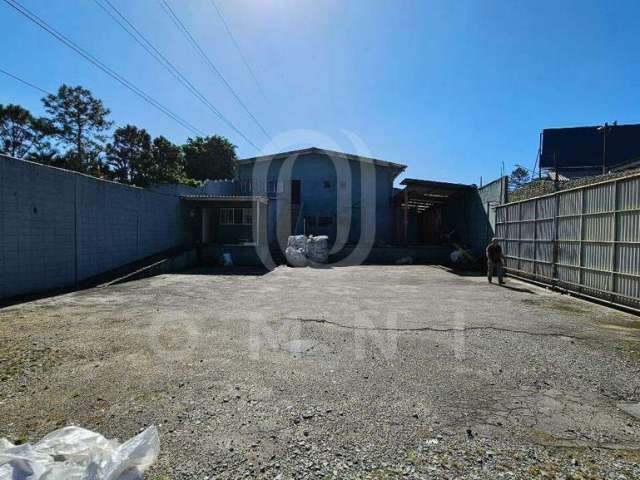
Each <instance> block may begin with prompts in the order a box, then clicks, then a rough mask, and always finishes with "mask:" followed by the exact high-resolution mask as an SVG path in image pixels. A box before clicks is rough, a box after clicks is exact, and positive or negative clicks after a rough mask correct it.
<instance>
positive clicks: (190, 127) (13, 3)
mask: <svg viewBox="0 0 640 480" xmlns="http://www.w3.org/2000/svg"><path fill="white" fill-rule="evenodd" d="M3 1H4V2H5V3H6V4H8V5H9V6H10V7H12V8H13V9H15V10H16V11H18V12H19V13H20V14H22V15H23V16H25V17H26V18H28V19H29V20H31V21H32V22H33V23H35V24H36V25H38V26H39V27H40V28H42V29H43V30H45V31H46V32H47V33H49V34H50V35H51V36H53V37H54V38H56V39H57V40H58V41H60V42H61V43H63V44H64V45H66V46H67V47H69V48H70V49H72V50H73V51H75V52H76V53H77V54H78V55H80V56H81V57H83V58H84V59H85V60H87V61H88V62H90V63H91V64H93V65H94V66H96V67H97V68H99V69H100V70H102V71H103V72H104V73H106V74H107V75H109V76H110V77H111V78H113V79H114V80H116V81H117V82H118V83H120V84H121V85H123V86H124V87H126V88H127V89H129V90H131V91H132V92H133V93H135V94H136V95H138V96H139V97H140V98H142V99H143V100H144V101H145V102H147V103H149V104H150V105H152V106H153V107H155V108H157V109H158V110H160V111H161V112H162V113H164V114H165V115H166V116H168V117H169V118H171V119H172V120H174V121H176V122H177V123H179V124H180V125H182V126H183V127H184V128H186V129H187V130H189V131H191V132H193V133H194V134H196V135H204V132H203V131H202V130H200V129H198V128H197V127H194V126H193V125H192V124H190V123H189V122H188V121H186V120H184V119H183V118H181V117H180V116H178V115H177V114H175V113H173V112H172V111H171V110H169V109H168V108H167V107H165V106H164V105H162V104H161V103H160V102H158V101H157V100H156V99H154V98H153V97H151V96H150V95H148V94H147V93H145V92H144V91H143V90H141V89H140V88H138V87H137V86H136V85H135V84H133V83H132V82H130V81H129V80H127V79H126V78H124V77H123V76H122V75H120V74H119V73H117V72H116V71H115V70H113V69H112V68H110V67H108V66H107V65H105V64H104V63H102V62H101V61H100V60H98V59H97V58H96V57H94V56H93V55H91V54H90V53H89V52H88V51H86V50H84V49H83V48H82V47H80V46H79V45H77V44H76V43H74V42H73V41H72V40H71V39H69V38H68V37H66V36H65V35H63V34H62V33H60V32H59V31H57V30H56V29H55V28H53V27H52V26H51V25H49V24H48V23H47V22H46V21H45V20H43V19H42V18H40V17H38V16H37V15H36V14H34V13H33V12H31V11H29V10H28V9H27V8H25V7H24V6H23V5H21V4H20V3H19V2H18V1H17V0H3Z"/></svg>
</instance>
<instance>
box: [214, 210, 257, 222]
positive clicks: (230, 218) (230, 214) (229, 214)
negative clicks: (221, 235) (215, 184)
mask: <svg viewBox="0 0 640 480" xmlns="http://www.w3.org/2000/svg"><path fill="white" fill-rule="evenodd" d="M237 210H241V211H242V214H241V216H240V218H241V222H240V223H236V222H235V219H236V211H237ZM247 219H248V220H247ZM220 225H221V226H230V225H253V209H252V208H239V207H224V208H221V209H220Z"/></svg>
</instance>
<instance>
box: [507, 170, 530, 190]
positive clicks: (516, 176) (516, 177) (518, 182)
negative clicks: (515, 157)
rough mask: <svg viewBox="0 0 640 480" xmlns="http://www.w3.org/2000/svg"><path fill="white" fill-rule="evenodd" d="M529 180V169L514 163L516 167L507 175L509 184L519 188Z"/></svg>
mask: <svg viewBox="0 0 640 480" xmlns="http://www.w3.org/2000/svg"><path fill="white" fill-rule="evenodd" d="M530 181H531V177H530V175H529V170H527V169H526V168H524V167H523V166H521V165H516V168H515V169H514V170H513V171H512V172H511V175H510V176H509V184H510V185H511V187H512V188H513V189H514V190H515V189H516V188H520V187H521V186H523V185H525V184H526V183H529V182H530Z"/></svg>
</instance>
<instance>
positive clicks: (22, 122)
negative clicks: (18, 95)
mask: <svg viewBox="0 0 640 480" xmlns="http://www.w3.org/2000/svg"><path fill="white" fill-rule="evenodd" d="M52 133H53V131H52V129H51V127H50V125H49V124H48V122H47V121H45V120H44V119H40V118H36V117H34V116H33V115H31V113H30V112H29V110H27V109H25V108H23V107H21V106H20V105H11V104H9V105H6V106H5V105H0V152H2V153H5V154H7V155H11V156H12V157H16V158H25V157H27V156H28V155H29V154H30V153H33V152H34V151H36V150H40V149H42V148H43V147H44V146H45V145H46V137H47V135H50V134H52Z"/></svg>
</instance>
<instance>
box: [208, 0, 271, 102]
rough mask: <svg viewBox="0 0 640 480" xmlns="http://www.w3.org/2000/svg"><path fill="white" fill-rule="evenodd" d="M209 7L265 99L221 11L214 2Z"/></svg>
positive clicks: (213, 0)
mask: <svg viewBox="0 0 640 480" xmlns="http://www.w3.org/2000/svg"><path fill="white" fill-rule="evenodd" d="M211 5H213V8H214V9H215V11H216V13H217V14H218V17H220V21H221V22H222V25H224V29H225V30H226V31H227V33H228V34H229V38H231V41H232V42H233V44H234V45H235V47H236V50H237V51H238V55H240V58H241V59H242V62H243V63H244V66H245V67H247V70H248V71H249V74H250V75H251V78H253V81H254V82H255V84H256V86H257V87H258V90H259V91H260V93H261V94H262V96H263V97H264V98H265V99H266V98H267V96H266V95H265V93H264V89H263V88H262V85H261V84H260V82H259V81H258V77H256V75H255V73H254V72H253V68H251V65H250V64H249V61H248V60H247V57H245V55H244V53H243V52H242V49H241V48H240V44H239V43H238V41H237V40H236V37H235V35H234V34H233V32H232V31H231V28H230V27H229V24H228V23H227V21H226V20H225V18H224V15H222V11H221V10H220V8H219V7H218V5H217V4H216V1H215V0H211Z"/></svg>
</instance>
